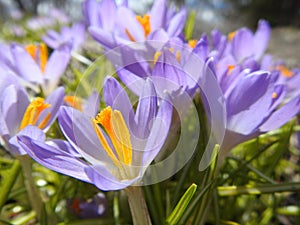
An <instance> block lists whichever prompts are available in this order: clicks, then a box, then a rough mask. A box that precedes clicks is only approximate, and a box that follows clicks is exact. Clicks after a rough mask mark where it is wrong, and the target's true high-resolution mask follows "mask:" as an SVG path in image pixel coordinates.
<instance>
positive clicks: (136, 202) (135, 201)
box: [125, 186, 152, 225]
mask: <svg viewBox="0 0 300 225" xmlns="http://www.w3.org/2000/svg"><path fill="white" fill-rule="evenodd" d="M125 191H126V193H127V197H128V203H129V207H130V211H131V216H132V220H133V224H134V225H140V224H143V225H151V224H152V223H151V219H150V216H149V212H148V207H147V204H146V201H145V198H144V194H143V191H142V188H141V187H140V186H131V187H128V188H126V189H125Z"/></svg>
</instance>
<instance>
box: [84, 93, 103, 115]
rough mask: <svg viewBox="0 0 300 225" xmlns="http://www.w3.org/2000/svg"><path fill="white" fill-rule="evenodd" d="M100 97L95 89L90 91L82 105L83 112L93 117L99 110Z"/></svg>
mask: <svg viewBox="0 0 300 225" xmlns="http://www.w3.org/2000/svg"><path fill="white" fill-rule="evenodd" d="M99 107H100V99H99V93H98V92H97V91H92V93H91V94H90V96H89V97H88V99H87V101H86V103H85V104H84V105H83V112H84V113H85V114H86V115H88V116H91V117H95V116H96V115H97V113H98V112H99Z"/></svg>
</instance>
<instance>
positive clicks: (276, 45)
mask: <svg viewBox="0 0 300 225" xmlns="http://www.w3.org/2000/svg"><path fill="white" fill-rule="evenodd" d="M83 1H84V0H0V25H3V24H6V25H7V23H8V22H7V21H10V20H11V19H12V18H14V19H19V20H21V21H22V19H23V18H24V17H23V15H39V16H44V19H41V20H40V21H39V22H40V23H47V22H49V21H47V18H46V19H45V17H47V16H48V15H49V11H50V10H51V9H53V8H56V9H59V10H61V11H63V12H65V13H66V14H67V16H68V17H65V16H64V15H63V13H60V12H58V11H55V12H51V15H52V16H53V15H55V18H56V19H57V20H58V21H62V23H66V22H67V23H68V22H72V21H77V20H80V19H82V13H81V3H82V2H83ZM116 1H117V2H118V3H120V2H122V0H116ZM128 1H129V6H130V7H131V8H132V9H133V10H135V11H136V12H137V13H140V14H143V13H145V12H147V10H148V9H149V8H150V7H151V5H152V4H153V1H154V0H128ZM169 4H174V5H175V6H176V7H178V8H179V7H181V6H182V5H185V6H186V7H187V9H188V11H189V12H191V11H195V18H196V26H195V30H194V34H193V36H194V38H199V36H200V35H201V33H202V32H207V33H209V32H210V31H211V30H212V29H214V28H217V29H219V30H221V31H222V32H223V33H229V32H231V31H233V30H236V29H238V28H239V27H242V26H247V27H249V28H251V29H252V30H255V28H256V26H257V21H258V20H259V19H261V18H263V19H266V20H267V21H269V22H270V24H271V26H272V28H273V31H272V38H271V41H270V44H269V49H270V50H271V51H272V54H273V55H274V56H275V57H276V56H277V55H278V56H280V57H281V58H284V59H285V60H286V61H287V63H288V64H289V65H290V66H298V65H299V62H300V53H299V52H300V45H297V43H300V32H299V30H300V29H299V28H300V1H299V0H285V1H279V0H169ZM112 16H113V15H112ZM70 18H71V19H70ZM48 19H49V18H48ZM1 22H2V23H1ZM49 23H50V22H49ZM30 26H33V27H36V26H39V24H37V22H36V21H32V22H31V24H30ZM13 28H14V27H13ZM13 28H12V29H13ZM2 31H3V30H2ZM15 32H16V34H18V32H19V33H20V32H21V33H22V31H20V30H19V28H18V27H16V28H15ZM297 64H298V65H297Z"/></svg>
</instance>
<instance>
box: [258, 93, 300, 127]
mask: <svg viewBox="0 0 300 225" xmlns="http://www.w3.org/2000/svg"><path fill="white" fill-rule="evenodd" d="M299 110H300V97H299V96H298V97H296V98H294V99H293V100H291V101H289V102H288V103H286V104H285V105H283V106H282V107H281V108H280V109H278V110H276V111H275V112H274V113H272V115H271V116H270V117H269V118H268V120H267V121H265V122H264V124H263V125H262V126H261V127H260V128H259V130H260V131H261V132H268V131H271V130H275V129H277V128H279V127H280V126H282V125H283V124H285V123H287V122H288V121H289V120H290V119H291V118H292V117H294V116H295V115H296V114H297V113H298V112H299Z"/></svg>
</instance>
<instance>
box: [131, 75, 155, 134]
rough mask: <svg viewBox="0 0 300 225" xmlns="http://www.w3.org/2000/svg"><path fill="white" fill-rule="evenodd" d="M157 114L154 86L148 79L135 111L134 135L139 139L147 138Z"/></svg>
mask: <svg viewBox="0 0 300 225" xmlns="http://www.w3.org/2000/svg"><path fill="white" fill-rule="evenodd" d="M156 113H157V97H156V91H155V88H154V85H153V83H152V81H151V80H150V79H147V80H146V82H145V85H144V87H143V92H142V94H141V95H140V99H139V104H138V106H137V109H136V114H135V122H136V127H135V129H134V130H135V131H136V135H138V137H139V138H146V137H148V135H149V133H150V130H151V126H152V124H151V123H152V122H153V121H152V120H153V119H154V118H155V116H156Z"/></svg>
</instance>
